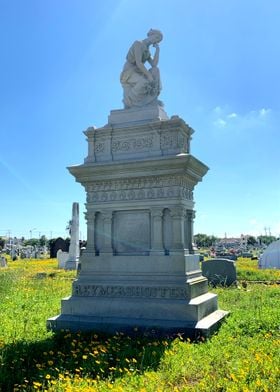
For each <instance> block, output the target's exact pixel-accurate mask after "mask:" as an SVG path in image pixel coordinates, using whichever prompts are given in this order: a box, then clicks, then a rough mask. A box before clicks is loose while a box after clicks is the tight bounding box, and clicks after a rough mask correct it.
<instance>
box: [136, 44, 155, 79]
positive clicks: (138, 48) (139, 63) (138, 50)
mask: <svg viewBox="0 0 280 392" xmlns="http://www.w3.org/2000/svg"><path fill="white" fill-rule="evenodd" d="M134 54H135V62H136V66H137V68H138V69H139V70H140V71H141V72H142V73H143V74H144V75H145V76H146V77H147V79H148V80H149V81H153V77H152V75H151V74H150V72H149V71H148V70H147V68H146V67H145V65H144V64H143V63H142V49H141V45H140V44H136V45H135V48H134ZM148 61H149V60H148ZM149 62H150V61H149Z"/></svg>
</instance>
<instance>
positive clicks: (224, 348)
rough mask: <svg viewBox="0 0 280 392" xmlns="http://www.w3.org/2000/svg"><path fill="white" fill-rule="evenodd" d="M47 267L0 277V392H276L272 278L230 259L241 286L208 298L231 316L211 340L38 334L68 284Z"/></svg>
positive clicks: (17, 269) (279, 363) (23, 267)
mask: <svg viewBox="0 0 280 392" xmlns="http://www.w3.org/2000/svg"><path fill="white" fill-rule="evenodd" d="M56 266H57V261H56V260H46V261H39V260H38V261H37V260H28V261H24V260H23V261H16V262H11V261H9V262H8V268H5V269H2V270H0V299H1V301H0V314H1V324H0V390H1V391H3V392H6V391H7V392H9V391H24V390H27V391H35V390H44V391H47V390H48V391H53V392H58V391H68V392H70V391H109V390H113V391H133V392H134V391H142V392H144V391H150V392H155V391H158V392H159V391H197V392H200V391H209V392H210V391H211V392H213V391H228V392H232V391H233V392H234V391H250V392H251V391H269V392H273V391H279V390H280V372H279V369H280V330H279V324H280V286H279V285H277V284H275V283H274V282H275V281H277V280H279V271H269V270H264V271H262V270H258V269H257V262H256V261H255V260H248V259H240V260H238V262H237V271H238V279H240V280H242V281H243V280H246V281H247V285H246V288H244V287H245V286H244V287H243V286H242V285H238V286H237V287H232V288H216V289H211V290H210V291H212V292H216V293H217V294H218V298H219V306H220V308H222V309H225V310H229V311H230V316H229V317H228V318H227V319H226V321H225V322H224V323H223V324H222V326H221V328H220V330H219V332H218V333H217V334H216V335H214V336H212V338H211V339H209V340H207V341H198V342H190V341H188V340H184V339H183V338H182V337H181V336H178V338H177V339H174V340H166V339H155V340H148V339H140V338H139V339H138V338H135V339H131V338H129V337H126V336H123V335H122V334H118V335H115V336H105V335H104V336H101V335H99V334H95V333H91V334H90V333H89V334H81V333H77V334H73V333H70V332H68V331H64V332H62V333H60V334H52V333H51V332H47V331H46V327H45V324H46V319H47V318H49V317H51V316H54V315H56V314H59V313H60V300H61V298H63V297H65V296H68V295H70V293H71V284H72V281H73V279H74V278H75V272H73V271H63V270H58V269H57V267H56ZM38 274H39V275H38ZM40 274H41V275H40ZM42 274H44V275H42ZM40 276H43V277H42V278H40ZM252 277H254V279H249V278H252ZM255 277H256V279H255ZM250 280H258V281H263V280H269V282H270V283H271V284H269V285H268V284H254V283H251V282H250Z"/></svg>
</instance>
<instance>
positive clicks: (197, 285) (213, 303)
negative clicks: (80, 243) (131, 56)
mask: <svg viewBox="0 0 280 392" xmlns="http://www.w3.org/2000/svg"><path fill="white" fill-rule="evenodd" d="M116 112H117V113H116ZM133 118H134V119H135V121H132V119H133ZM192 133H193V130H192V129H191V128H190V127H189V126H188V125H187V124H186V123H185V122H184V121H183V120H182V119H180V118H179V117H177V116H174V117H172V118H171V119H168V117H167V115H166V113H165V112H163V109H162V108H149V110H148V109H137V115H136V114H135V113H134V115H133V114H132V110H131V109H128V110H122V111H121V110H120V111H114V112H111V115H110V116H109V121H108V125H106V126H105V127H103V128H99V129H96V128H89V129H88V130H87V131H86V132H85V134H86V136H87V139H88V145H89V148H88V156H87V157H86V159H85V162H84V164H82V165H78V166H72V167H70V168H69V171H70V172H71V174H72V175H73V176H74V177H75V178H76V181H78V182H79V183H81V184H82V185H83V186H84V187H85V190H86V194H87V203H86V208H87V212H86V219H87V227H88V231H87V234H88V238H87V249H86V250H85V251H84V252H83V254H82V256H81V258H80V262H81V270H80V273H79V276H78V278H77V279H76V280H75V281H74V283H73V289H72V295H71V296H70V297H69V298H65V299H63V300H62V310H61V314H60V315H59V316H56V317H53V318H50V319H49V320H48V322H47V325H48V328H49V329H52V330H59V329H70V330H97V331H103V332H111V333H114V332H116V331H123V332H125V333H132V332H133V331H134V329H135V328H137V330H138V331H139V332H140V333H147V334H156V335H171V334H176V333H179V332H180V333H184V334H186V335H187V336H191V337H194V336H197V335H198V334H202V335H209V334H210V333H211V332H212V331H214V330H215V329H217V327H218V325H219V323H220V321H221V320H222V319H223V317H224V316H225V315H226V314H227V312H224V311H221V310H218V305H217V296H216V295H215V294H211V293H208V282H207V279H206V278H205V277H203V276H202V274H201V270H200V267H199V256H198V255H195V254H193V248H192V235H193V227H192V226H193V219H194V201H193V189H194V187H195V185H196V184H197V183H198V182H199V181H201V180H202V177H203V176H204V175H205V174H206V172H207V170H208V168H207V166H205V165H204V164H203V163H202V162H200V161H199V160H197V159H196V158H195V157H193V156H192V155H191V154H190V150H189V149H190V140H191V135H192Z"/></svg>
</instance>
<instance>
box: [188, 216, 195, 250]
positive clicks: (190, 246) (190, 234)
mask: <svg viewBox="0 0 280 392" xmlns="http://www.w3.org/2000/svg"><path fill="white" fill-rule="evenodd" d="M194 218H195V212H194V211H193V210H187V211H186V221H187V222H186V223H187V235H186V240H187V244H186V245H187V249H188V250H189V253H194V250H193V221H194Z"/></svg>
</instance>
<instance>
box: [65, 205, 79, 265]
mask: <svg viewBox="0 0 280 392" xmlns="http://www.w3.org/2000/svg"><path fill="white" fill-rule="evenodd" d="M69 232H70V247H69V256H68V259H67V261H66V263H65V269H67V270H68V269H77V268H78V263H79V257H80V244H79V203H73V204H72V219H71V220H70V222H69Z"/></svg>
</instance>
